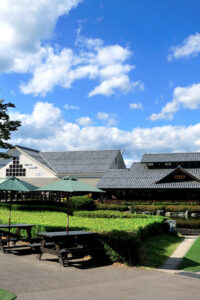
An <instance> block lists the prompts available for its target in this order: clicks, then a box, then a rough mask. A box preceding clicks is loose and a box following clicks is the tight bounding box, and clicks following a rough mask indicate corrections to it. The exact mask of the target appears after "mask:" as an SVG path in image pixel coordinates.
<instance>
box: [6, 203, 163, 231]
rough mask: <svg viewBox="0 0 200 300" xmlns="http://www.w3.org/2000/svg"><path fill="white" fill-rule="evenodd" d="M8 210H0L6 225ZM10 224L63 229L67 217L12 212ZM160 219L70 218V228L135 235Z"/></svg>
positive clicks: (63, 214) (40, 213)
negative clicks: (123, 232)
mask: <svg viewBox="0 0 200 300" xmlns="http://www.w3.org/2000/svg"><path fill="white" fill-rule="evenodd" d="M8 215H9V212H8V210H5V209H2V210H1V209H0V221H1V222H2V223H8ZM11 219H12V220H11V221H12V223H31V224H35V225H40V226H47V227H54V228H56V227H57V228H59V229H61V227H62V229H65V228H66V225H67V215H66V214H65V213H63V212H51V211H14V210H13V211H12V217H11ZM162 220H163V218H162V217H159V216H155V217H153V218H152V217H149V218H146V219H144V218H143V219H142V218H141V219H130V218H128V219H121V218H116V219H108V218H84V217H76V216H73V217H70V228H71V229H72V230H74V229H82V230H90V231H95V232H108V231H112V230H120V231H127V232H134V233H137V232H138V231H139V230H141V228H145V227H146V226H148V225H149V224H153V223H155V222H158V223H161V222H162Z"/></svg>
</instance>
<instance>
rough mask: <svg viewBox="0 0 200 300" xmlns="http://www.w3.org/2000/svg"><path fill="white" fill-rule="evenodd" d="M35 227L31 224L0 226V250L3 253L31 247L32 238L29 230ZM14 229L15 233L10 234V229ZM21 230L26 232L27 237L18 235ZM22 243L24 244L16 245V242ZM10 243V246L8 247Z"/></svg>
mask: <svg viewBox="0 0 200 300" xmlns="http://www.w3.org/2000/svg"><path fill="white" fill-rule="evenodd" d="M34 226H35V225H33V224H18V223H17V224H10V225H9V224H0V250H1V251H2V252H3V253H5V250H13V249H16V248H21V247H22V246H23V247H27V246H29V247H30V246H31V241H32V236H31V229H32V228H33V227H34ZM13 228H15V229H16V230H15V232H11V229H13ZM21 230H25V231H26V232H27V237H23V236H22V235H21V234H20V233H21ZM19 241H23V242H24V244H21V245H16V243H17V242H19ZM10 243H12V245H10Z"/></svg>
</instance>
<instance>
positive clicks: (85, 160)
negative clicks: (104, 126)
mask: <svg viewBox="0 0 200 300" xmlns="http://www.w3.org/2000/svg"><path fill="white" fill-rule="evenodd" d="M17 147H18V148H21V149H22V151H24V152H26V153H27V154H28V155H29V156H31V157H32V158H34V159H36V160H37V161H38V162H40V163H42V164H43V165H45V166H46V167H48V168H50V169H52V170H53V171H54V172H55V173H57V174H76V173H77V174H80V173H104V172H106V171H107V170H108V169H109V168H111V166H112V164H113V163H114V160H115V158H116V157H117V155H119V154H120V155H121V152H120V150H97V151H62V152H39V151H37V150H33V149H29V148H25V147H20V146H17Z"/></svg>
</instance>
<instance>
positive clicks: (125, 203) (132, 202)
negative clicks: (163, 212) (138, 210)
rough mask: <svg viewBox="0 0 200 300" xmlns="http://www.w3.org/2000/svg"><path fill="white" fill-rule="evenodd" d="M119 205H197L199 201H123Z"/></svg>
mask: <svg viewBox="0 0 200 300" xmlns="http://www.w3.org/2000/svg"><path fill="white" fill-rule="evenodd" d="M121 205H125V206H131V205H199V201H198V200H197V201H188V202H182V201H179V202H174V201H162V202H156V201H123V202H121Z"/></svg>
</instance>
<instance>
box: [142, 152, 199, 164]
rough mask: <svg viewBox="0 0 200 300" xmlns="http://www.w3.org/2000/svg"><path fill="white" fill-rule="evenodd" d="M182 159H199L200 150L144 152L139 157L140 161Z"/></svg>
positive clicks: (174, 160) (175, 160)
mask: <svg viewBox="0 0 200 300" xmlns="http://www.w3.org/2000/svg"><path fill="white" fill-rule="evenodd" d="M184 161H200V152H190V153H156V154H144V155H143V157H142V159H141V162H143V163H147V162H184Z"/></svg>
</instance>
